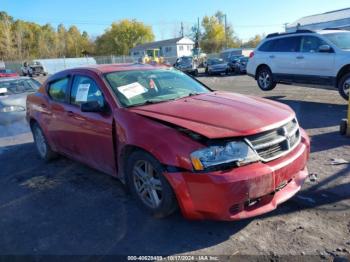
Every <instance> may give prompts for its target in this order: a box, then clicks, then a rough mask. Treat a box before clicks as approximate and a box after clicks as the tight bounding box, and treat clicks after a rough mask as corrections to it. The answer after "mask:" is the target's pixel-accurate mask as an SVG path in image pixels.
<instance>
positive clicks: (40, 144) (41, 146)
mask: <svg viewBox="0 0 350 262" xmlns="http://www.w3.org/2000/svg"><path fill="white" fill-rule="evenodd" d="M34 136H35V144H36V148H37V149H38V152H39V154H40V156H41V157H45V155H46V152H47V147H46V141H45V137H44V134H43V132H42V131H41V130H40V129H39V128H35V132H34Z"/></svg>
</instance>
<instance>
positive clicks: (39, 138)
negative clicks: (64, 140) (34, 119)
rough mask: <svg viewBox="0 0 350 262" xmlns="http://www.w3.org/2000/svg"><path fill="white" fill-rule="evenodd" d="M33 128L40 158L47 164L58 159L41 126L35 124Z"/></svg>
mask: <svg viewBox="0 0 350 262" xmlns="http://www.w3.org/2000/svg"><path fill="white" fill-rule="evenodd" d="M31 128H32V133H33V137H34V143H35V146H36V149H37V151H38V154H39V156H40V158H41V159H43V160H45V161H46V162H49V161H50V160H52V159H55V158H57V153H56V152H54V151H53V150H52V149H51V147H50V145H49V144H48V142H47V140H46V138H45V135H44V133H43V131H42V129H41V128H40V126H39V125H38V124H37V123H34V124H32V126H31Z"/></svg>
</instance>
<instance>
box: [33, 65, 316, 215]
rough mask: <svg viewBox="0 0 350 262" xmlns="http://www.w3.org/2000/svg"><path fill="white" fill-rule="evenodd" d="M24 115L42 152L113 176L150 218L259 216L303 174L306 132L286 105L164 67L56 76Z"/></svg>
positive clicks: (296, 185) (86, 70)
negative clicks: (225, 89)
mask: <svg viewBox="0 0 350 262" xmlns="http://www.w3.org/2000/svg"><path fill="white" fill-rule="evenodd" d="M27 120H28V122H29V124H30V126H31V129H32V132H33V135H34V141H35V144H36V147H37V151H38V153H39V155H40V157H41V158H42V159H44V160H47V161H48V160H51V159H53V158H55V157H56V156H57V153H59V154H63V155H66V156H68V157H70V158H72V159H75V160H78V161H81V162H83V163H85V164H87V165H89V166H91V167H93V168H95V169H97V170H100V171H102V172H105V173H107V174H109V175H112V176H115V177H117V178H119V179H121V181H123V182H124V183H125V184H127V186H128V187H129V188H130V190H131V192H132V193H133V195H134V196H135V197H136V199H137V201H138V202H139V203H140V204H141V205H142V206H143V207H144V208H145V209H146V210H148V211H149V212H150V213H151V214H153V215H154V216H156V217H164V216H167V215H169V214H171V213H172V212H173V211H174V210H175V209H176V207H177V206H178V207H180V209H181V211H182V213H183V215H184V216H185V217H187V218H190V219H218V220H237V219H243V218H248V217H252V216H256V215H260V214H263V213H266V212H269V211H271V210H273V209H275V208H276V207H277V205H279V204H280V203H282V202H284V201H286V200H287V199H289V198H291V197H292V196H293V195H294V194H296V193H297V192H298V191H299V190H300V187H301V186H302V184H303V181H304V179H305V178H306V177H307V175H308V172H307V168H306V164H307V159H308V156H309V149H310V144H309V138H308V136H307V134H306V133H305V131H304V130H303V129H302V128H300V127H299V125H298V122H297V120H296V116H295V113H294V112H293V111H292V109H291V108H290V107H288V106H287V105H284V104H281V103H278V102H274V101H271V100H266V99H263V98H254V97H251V96H244V95H238V94H234V93H229V92H217V91H215V92H214V91H212V90H210V89H209V88H208V87H206V86H205V85H204V84H202V83H201V82H199V81H197V80H196V79H194V78H192V77H190V76H188V75H187V74H184V73H183V72H181V71H179V70H175V69H173V68H168V67H164V66H151V65H142V64H141V65H140V64H138V65H137V64H134V65H131V64H124V65H123V64H117V65H98V66H96V67H91V68H88V67H85V68H76V69H70V70H66V71H63V72H60V73H57V74H55V75H53V76H51V77H50V78H49V79H48V80H47V81H46V82H45V84H44V85H42V86H41V88H40V89H39V91H38V92H37V93H35V94H31V95H29V96H28V100H27ZM111 201H114V200H111Z"/></svg>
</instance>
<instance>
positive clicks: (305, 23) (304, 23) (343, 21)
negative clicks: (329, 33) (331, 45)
mask: <svg viewBox="0 0 350 262" xmlns="http://www.w3.org/2000/svg"><path fill="white" fill-rule="evenodd" d="M325 28H339V29H345V30H350V8H345V9H340V10H335V11H331V12H326V13H323V14H317V15H311V16H306V17H303V18H301V19H299V20H297V21H295V22H294V23H291V24H288V25H287V26H286V32H294V31H296V30H298V29H299V30H302V29H308V30H322V29H325Z"/></svg>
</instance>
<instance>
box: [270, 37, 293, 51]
mask: <svg viewBox="0 0 350 262" xmlns="http://www.w3.org/2000/svg"><path fill="white" fill-rule="evenodd" d="M274 42H275V43H274V45H273V48H272V49H273V50H272V51H273V52H299V50H300V37H299V36H294V37H284V38H279V39H276V40H274Z"/></svg>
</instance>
